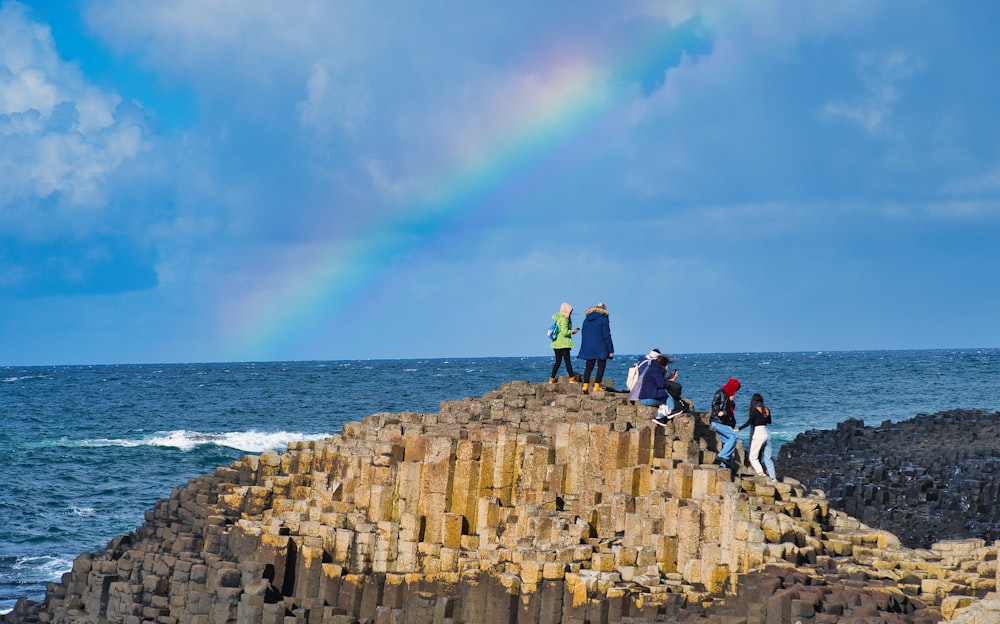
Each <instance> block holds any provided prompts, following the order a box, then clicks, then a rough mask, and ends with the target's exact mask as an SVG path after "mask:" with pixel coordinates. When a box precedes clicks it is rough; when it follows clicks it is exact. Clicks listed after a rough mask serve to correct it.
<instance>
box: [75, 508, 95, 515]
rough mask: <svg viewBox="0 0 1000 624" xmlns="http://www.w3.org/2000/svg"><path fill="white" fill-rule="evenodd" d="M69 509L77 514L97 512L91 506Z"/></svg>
mask: <svg viewBox="0 0 1000 624" xmlns="http://www.w3.org/2000/svg"><path fill="white" fill-rule="evenodd" d="M70 509H72V510H73V513H74V514H76V515H78V516H93V515H94V514H96V513H97V510H96V509H94V508H93V507H71V508H70Z"/></svg>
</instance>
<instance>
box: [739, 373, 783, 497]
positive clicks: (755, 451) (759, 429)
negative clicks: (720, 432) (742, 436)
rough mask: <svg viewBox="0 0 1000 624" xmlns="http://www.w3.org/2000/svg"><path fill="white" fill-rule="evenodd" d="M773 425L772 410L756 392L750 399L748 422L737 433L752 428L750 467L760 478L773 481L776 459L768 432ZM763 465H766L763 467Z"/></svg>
mask: <svg viewBox="0 0 1000 624" xmlns="http://www.w3.org/2000/svg"><path fill="white" fill-rule="evenodd" d="M770 424H771V410H770V409H768V407H767V406H766V405H764V397H762V396H761V395H760V393H758V392H754V393H753V396H751V397H750V413H749V414H748V415H747V421H746V422H745V423H743V424H742V425H740V426H739V427H737V428H736V431H739V430H740V429H743V428H745V427H747V426H749V427H750V465H751V466H753V470H754V472H756V473H757V476H758V477H762V476H764V470H765V469H766V470H767V476H768V477H770V478H771V480H772V481H774V480H775V476H774V459H773V457H772V446H771V435H770V433H768V431H767V426H768V425H770ZM761 463H763V464H764V465H763V466H761Z"/></svg>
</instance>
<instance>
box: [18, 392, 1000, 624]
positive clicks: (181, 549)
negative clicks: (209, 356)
mask: <svg viewBox="0 0 1000 624" xmlns="http://www.w3.org/2000/svg"><path fill="white" fill-rule="evenodd" d="M609 385H610V384H609ZM651 416H652V410H651V409H650V408H646V407H643V406H638V405H633V404H631V403H629V402H628V401H627V400H626V399H625V398H624V395H623V394H618V393H614V392H599V393H592V394H584V393H583V392H582V391H581V388H580V385H579V384H569V383H566V382H565V381H560V382H559V383H557V384H529V383H527V382H512V383H509V384H505V385H504V386H503V387H502V388H500V390H498V391H497V392H493V393H489V394H487V395H485V396H483V397H481V398H475V399H472V398H470V399H465V400H462V401H456V402H448V403H443V404H442V405H441V407H440V411H439V412H437V413H434V414H417V413H409V412H405V413H401V414H387V413H380V414H374V415H372V416H369V417H367V418H365V419H364V421H362V422H355V423H349V424H347V425H345V426H344V428H343V431H342V432H341V433H340V434H339V435H335V436H332V437H331V438H329V439H327V440H324V441H321V442H308V443H297V444H293V445H290V447H289V449H288V451H287V452H285V453H282V454H277V453H264V454H262V455H260V456H247V457H244V458H243V459H241V460H239V461H237V462H234V463H233V464H231V465H230V466H227V467H223V468H219V469H217V470H216V471H215V472H214V473H213V474H211V475H205V476H202V477H198V478H195V479H192V480H191V481H189V482H188V483H187V484H186V485H185V486H183V487H179V488H177V489H175V490H174V491H173V492H172V493H171V496H170V498H169V499H166V500H161V501H159V502H158V503H157V504H156V507H155V509H154V510H152V511H150V512H147V515H146V522H145V523H144V524H143V525H142V526H141V527H140V528H138V529H137V530H136V531H135V532H134V533H132V534H130V535H127V536H122V537H119V538H116V539H115V540H113V541H112V542H111V543H110V544H108V547H107V548H106V549H105V550H103V551H99V552H95V553H89V554H84V555H81V556H80V557H78V558H77V560H76V561H75V562H74V565H73V569H72V571H71V572H69V573H67V574H66V575H64V577H63V579H62V581H61V582H60V583H53V584H51V586H50V587H49V589H48V591H47V594H46V598H45V600H44V602H43V603H41V604H29V603H27V602H22V603H20V604H18V606H17V608H16V609H15V611H14V612H13V613H11V614H10V615H8V616H7V617H6V618H5V620H6V621H7V622H11V623H15V622H16V623H21V622H31V621H37V622H45V623H49V622H52V623H71V622H95V623H97V622H100V623H104V622H107V623H109V624H139V623H141V622H157V623H159V624H178V623H183V624H229V623H238V624H250V623H263V624H277V623H281V624H307V623H308V624H326V623H330V624H351V623H355V622H373V623H376V624H382V623H386V624H390V623H397V622H398V623H403V624H417V623H423V622H428V623H430V622H442V623H444V622H448V623H451V622H453V623H461V622H467V623H480V622H482V623H491V624H492V623H494V622H532V623H538V624H550V623H552V624H554V623H557V622H561V623H566V624H570V623H580V624H583V623H585V622H589V623H593V624H598V623H605V622H629V623H639V622H654V621H685V622H704V623H711V624H777V623H784V622H788V623H791V622H801V623H802V624H822V623H824V622H826V623H832V622H858V623H859V622H907V623H925V622H926V623H929V622H936V621H938V620H939V619H941V617H943V616H946V617H951V616H952V615H958V614H959V613H960V612H961V611H963V610H965V612H966V613H968V610H969V608H970V606H971V605H973V603H975V604H979V602H977V601H976V599H978V598H981V597H983V596H986V595H987V594H988V593H989V592H991V591H995V590H996V548H995V547H994V546H992V545H989V546H988V545H987V544H986V543H985V542H984V541H982V540H971V541H962V542H946V543H941V544H938V545H935V547H934V548H931V549H926V550H911V549H906V548H903V547H902V546H901V545H900V543H899V540H898V539H897V538H896V537H895V536H894V535H892V534H891V533H889V532H886V531H879V530H875V529H871V528H869V527H868V526H866V525H864V524H862V523H860V522H859V521H857V520H855V519H853V518H851V517H850V516H848V515H846V514H844V513H842V512H838V511H836V510H833V509H830V507H829V504H828V502H827V501H826V500H825V498H824V497H823V496H822V493H820V492H812V493H810V492H807V491H806V488H805V487H804V486H802V485H801V484H800V483H799V482H797V481H795V480H793V479H790V478H786V479H785V480H784V481H783V482H781V483H772V482H770V481H768V480H766V479H765V478H761V477H752V478H751V477H748V476H743V475H738V474H733V473H731V472H730V471H729V470H727V469H723V468H721V467H719V466H717V465H714V463H713V462H714V459H715V452H716V449H717V448H718V440H717V438H716V436H715V435H714V433H713V432H712V431H711V429H710V428H709V427H708V422H707V418H706V417H705V415H703V414H697V413H696V414H692V415H686V416H679V417H677V418H675V419H674V420H673V421H672V422H671V423H670V424H669V426H667V427H660V426H657V425H654V424H652V423H651V421H650V418H651Z"/></svg>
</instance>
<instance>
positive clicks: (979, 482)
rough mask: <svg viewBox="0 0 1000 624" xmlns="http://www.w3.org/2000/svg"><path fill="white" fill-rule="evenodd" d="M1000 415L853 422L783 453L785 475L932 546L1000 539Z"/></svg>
mask: <svg viewBox="0 0 1000 624" xmlns="http://www.w3.org/2000/svg"><path fill="white" fill-rule="evenodd" d="M998 440H1000V413H996V412H993V413H990V412H984V411H982V410H951V411H947V412H939V413H937V414H933V415H927V414H920V415H918V416H916V417H915V418H912V419H909V420H905V421H902V422H898V423H892V422H889V421H886V422H883V423H881V424H880V425H879V426H877V427H870V426H865V423H864V421H861V420H856V419H851V420H847V421H844V422H842V423H840V424H838V425H837V428H836V429H834V430H828V431H807V432H805V433H802V434H800V435H799V436H797V437H796V439H795V440H794V441H793V442H791V443H788V444H785V445H784V446H783V447H782V448H781V452H780V454H779V458H778V460H777V461H778V463H779V465H780V466H781V468H782V470H784V471H785V472H787V473H789V474H794V475H795V476H796V478H798V479H800V480H801V481H802V482H803V483H805V484H807V485H808V486H809V487H811V488H816V489H821V490H823V491H824V492H826V496H827V498H828V499H829V500H830V505H831V506H832V507H834V508H836V509H839V510H841V511H844V512H847V513H848V514H850V515H852V516H854V517H856V518H858V519H860V520H861V521H862V522H864V523H866V524H868V525H871V526H874V527H878V528H881V529H886V530H888V531H891V532H893V533H895V534H896V535H897V536H898V537H899V538H900V540H901V541H902V542H903V544H905V545H907V546H912V547H919V548H927V547H929V546H930V545H931V544H932V543H933V542H935V541H938V540H941V539H946V538H958V539H961V538H969V537H978V538H982V539H984V540H986V541H988V542H992V541H994V540H996V539H1000V443H998V442H997V441H998Z"/></svg>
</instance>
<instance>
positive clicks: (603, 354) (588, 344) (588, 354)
mask: <svg viewBox="0 0 1000 624" xmlns="http://www.w3.org/2000/svg"><path fill="white" fill-rule="evenodd" d="M586 314H587V316H586V318H584V319H583V325H582V326H581V328H580V334H581V336H582V338H581V339H580V353H578V354H577V356H576V359H578V360H585V361H586V363H585V364H584V368H583V391H584V392H586V391H587V388H589V387H590V373H592V372H593V371H594V365H595V364H596V365H597V374H596V375H595V377H594V392H600V391H602V390H604V388H602V387H601V381H603V380H604V367H605V366H607V363H608V360H610V359H613V358H614V357H615V345H614V343H613V342H611V323H609V322H608V307H607V306H606V305H604V303H598V304H597V305H595V306H594V307H592V308H590V309H588V310H587V313H586Z"/></svg>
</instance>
